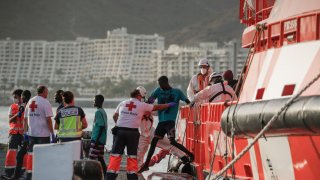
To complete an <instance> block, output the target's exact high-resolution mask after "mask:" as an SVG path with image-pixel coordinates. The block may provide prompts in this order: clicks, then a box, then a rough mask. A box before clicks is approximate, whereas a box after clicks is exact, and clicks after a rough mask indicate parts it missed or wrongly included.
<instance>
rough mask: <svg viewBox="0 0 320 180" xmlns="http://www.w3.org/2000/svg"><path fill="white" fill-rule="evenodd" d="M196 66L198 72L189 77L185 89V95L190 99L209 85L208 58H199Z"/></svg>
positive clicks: (210, 69)
mask: <svg viewBox="0 0 320 180" xmlns="http://www.w3.org/2000/svg"><path fill="white" fill-rule="evenodd" d="M198 66H199V68H200V72H199V73H198V74H196V75H194V76H193V77H192V78H191V80H190V82H189V85H188V89H187V96H188V99H189V100H190V101H193V100H194V96H195V95H196V94H197V93H198V92H200V91H201V90H203V89H204V88H206V87H207V86H208V85H209V76H210V74H211V73H212V68H211V67H210V65H209V61H208V59H206V58H203V59H200V60H199V63H198Z"/></svg>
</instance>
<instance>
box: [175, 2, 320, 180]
mask: <svg viewBox="0 0 320 180" xmlns="http://www.w3.org/2000/svg"><path fill="white" fill-rule="evenodd" d="M239 10H240V13H239V14H240V21H241V23H243V24H244V25H246V28H245V30H244V32H243V35H242V47H243V48H249V53H248V57H247V60H246V63H245V65H244V67H243V71H242V73H241V75H240V76H239V81H238V84H237V88H236V93H238V101H232V102H228V103H224V102H222V103H205V104H202V105H200V106H199V107H193V108H190V107H188V106H184V107H181V109H180V116H179V119H178V121H177V131H178V139H179V141H180V142H183V144H184V145H185V146H186V147H187V148H188V149H189V150H190V151H192V152H193V153H194V154H195V161H194V162H193V163H192V164H191V169H192V171H191V174H192V175H193V177H194V179H199V180H202V179H220V178H229V179H248V180H249V179H254V180H264V179H270V180H271V179H276V180H290V179H309V180H310V179H319V177H320V171H319V167H320V136H319V135H320V80H319V77H320V40H319V38H320V1H319V0H308V1H301V0H240V8H239ZM172 159H174V158H171V162H170V164H171V166H173V165H172V164H173V162H174V161H173V160H172ZM180 169H183V168H181V167H180Z"/></svg>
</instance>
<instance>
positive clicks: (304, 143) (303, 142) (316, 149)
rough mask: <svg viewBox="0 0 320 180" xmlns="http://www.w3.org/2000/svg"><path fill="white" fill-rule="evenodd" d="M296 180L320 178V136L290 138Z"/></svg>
mask: <svg viewBox="0 0 320 180" xmlns="http://www.w3.org/2000/svg"><path fill="white" fill-rule="evenodd" d="M288 141H289V144H290V149H291V156H292V163H293V169H294V175H295V179H301V180H304V179H308V180H312V179H314V180H316V179H319V177H320V171H319V167H320V136H301V137H288Z"/></svg>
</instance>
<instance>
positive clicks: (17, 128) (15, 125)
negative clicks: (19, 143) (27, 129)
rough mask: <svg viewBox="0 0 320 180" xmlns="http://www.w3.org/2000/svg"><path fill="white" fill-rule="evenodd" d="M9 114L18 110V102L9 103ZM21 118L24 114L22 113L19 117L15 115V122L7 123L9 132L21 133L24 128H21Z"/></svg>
mask: <svg viewBox="0 0 320 180" xmlns="http://www.w3.org/2000/svg"><path fill="white" fill-rule="evenodd" d="M10 108H11V114H12V115H15V114H17V113H18V112H19V105H18V104H11V107H10ZM23 119H24V114H23V113H22V115H21V117H16V121H15V122H11V123H10V124H9V126H10V128H9V134H23V132H24V128H23Z"/></svg>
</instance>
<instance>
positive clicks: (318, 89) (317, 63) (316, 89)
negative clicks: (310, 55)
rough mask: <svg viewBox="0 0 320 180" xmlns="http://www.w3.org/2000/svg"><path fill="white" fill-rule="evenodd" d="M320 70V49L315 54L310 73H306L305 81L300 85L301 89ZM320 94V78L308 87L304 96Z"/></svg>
mask: <svg viewBox="0 0 320 180" xmlns="http://www.w3.org/2000/svg"><path fill="white" fill-rule="evenodd" d="M319 72H320V49H319V50H318V52H317V55H316V56H315V58H314V60H313V62H312V64H311V66H310V68H309V70H308V73H307V74H306V76H305V78H304V80H303V81H302V82H303V83H302V84H301V85H300V88H299V91H300V90H301V89H302V88H303V87H305V86H306V85H307V84H308V83H309V82H310V81H311V79H313V78H314V77H315V76H316V75H317V74H318V73H319ZM318 94H320V80H318V81H316V82H315V83H314V84H313V85H312V86H311V87H310V88H309V89H307V90H306V91H305V92H304V93H303V94H302V96H310V95H318Z"/></svg>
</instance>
